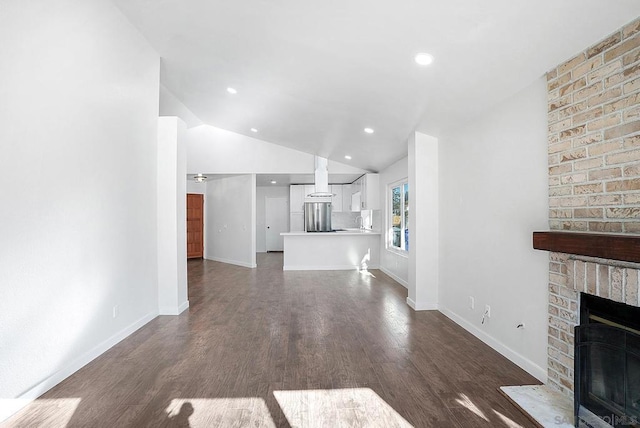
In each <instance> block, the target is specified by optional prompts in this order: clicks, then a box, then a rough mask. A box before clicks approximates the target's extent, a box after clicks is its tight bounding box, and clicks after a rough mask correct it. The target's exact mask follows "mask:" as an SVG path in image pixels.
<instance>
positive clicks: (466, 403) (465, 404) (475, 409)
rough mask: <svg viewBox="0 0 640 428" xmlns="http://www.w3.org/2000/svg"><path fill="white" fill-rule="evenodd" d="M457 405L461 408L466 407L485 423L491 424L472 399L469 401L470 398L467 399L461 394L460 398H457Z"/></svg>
mask: <svg viewBox="0 0 640 428" xmlns="http://www.w3.org/2000/svg"><path fill="white" fill-rule="evenodd" d="M456 403H458V404H460V405H461V406H463V407H465V408H466V409H469V410H471V411H472V412H473V413H474V414H475V415H476V416H479V417H481V418H482V419H484V420H485V421H487V422H489V419H488V418H487V416H486V415H485V414H484V413H483V412H482V410H480V409H479V408H478V406H476V405H475V404H473V401H471V399H469V397H467V396H466V395H465V394H460V398H456Z"/></svg>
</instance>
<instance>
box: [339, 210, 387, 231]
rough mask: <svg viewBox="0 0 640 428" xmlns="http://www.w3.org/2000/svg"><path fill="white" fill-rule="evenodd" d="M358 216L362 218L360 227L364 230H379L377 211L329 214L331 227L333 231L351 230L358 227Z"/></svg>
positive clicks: (378, 213) (378, 212) (378, 214)
mask: <svg viewBox="0 0 640 428" xmlns="http://www.w3.org/2000/svg"><path fill="white" fill-rule="evenodd" d="M360 216H362V225H363V226H364V227H365V228H366V229H376V230H377V229H379V226H380V211H379V210H373V211H372V210H363V211H361V212H349V211H345V212H337V213H331V227H332V228H333V229H351V228H354V227H360V219H359V218H358V217H360ZM376 226H377V227H376Z"/></svg>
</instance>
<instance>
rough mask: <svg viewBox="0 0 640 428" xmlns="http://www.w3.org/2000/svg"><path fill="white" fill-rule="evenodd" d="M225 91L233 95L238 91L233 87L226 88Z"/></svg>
mask: <svg viewBox="0 0 640 428" xmlns="http://www.w3.org/2000/svg"><path fill="white" fill-rule="evenodd" d="M227 92H229V93H230V94H234V95H235V94H237V93H238V91H236V90H235V89H234V88H227Z"/></svg>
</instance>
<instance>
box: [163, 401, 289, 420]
mask: <svg viewBox="0 0 640 428" xmlns="http://www.w3.org/2000/svg"><path fill="white" fill-rule="evenodd" d="M165 412H166V413H167V419H168V421H169V422H170V423H171V426H176V427H191V428H198V427H211V426H239V427H240V426H242V427H244V426H251V427H265V428H266V427H269V428H275V426H276V425H275V423H274V422H273V419H272V418H271V413H269V408H268V407H267V404H266V403H265V401H264V400H263V399H262V398H258V397H246V398H175V399H173V400H171V403H169V406H168V407H167V408H166V409H165Z"/></svg>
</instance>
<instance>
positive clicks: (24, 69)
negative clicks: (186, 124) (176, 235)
mask: <svg viewBox="0 0 640 428" xmlns="http://www.w3.org/2000/svg"><path fill="white" fill-rule="evenodd" d="M0 10H1V12H0V40H2V42H1V43H0V57H1V58H2V61H0V100H2V101H1V102H0V142H2V143H1V144H2V154H1V155H0V236H1V237H2V238H1V239H0V290H1V291H0V294H1V295H2V298H1V299H0V398H13V397H18V396H22V397H26V398H29V397H36V396H38V395H40V393H42V392H44V391H45V390H46V389H48V388H50V387H51V386H53V385H55V384H56V383H57V382H59V381H60V380H61V379H63V378H64V377H66V376H67V375H68V374H70V373H71V372H73V371H74V370H76V369H77V368H79V367H80V366H82V365H83V364H85V363H87V362H88V361H90V360H91V359H92V358H94V357H95V356H97V355H99V354H100V353H101V352H103V351H104V350H106V349H107V348H108V347H110V346H111V345H113V344H114V343H116V342H117V341H119V340H121V339H122V338H124V337H125V336H126V335H128V334H129V333H130V332H131V331H133V330H134V329H136V328H138V327H140V326H141V325H143V324H144V323H146V322H147V321H149V320H150V319H152V318H153V317H155V316H156V314H157V310H158V298H157V293H158V291H157V259H156V240H157V238H156V214H157V208H156V194H157V192H156V178H155V177H156V144H157V137H156V135H157V120H158V84H159V81H158V80H159V56H158V54H157V53H155V52H154V51H153V50H152V49H151V48H150V47H149V45H148V44H147V42H146V41H145V39H144V38H143V37H142V36H141V35H140V34H139V33H138V32H137V31H136V30H135V29H134V28H133V27H132V26H131V24H130V23H129V22H128V21H127V20H126V19H125V18H124V17H123V16H122V15H121V13H120V12H119V11H118V10H117V9H116V8H115V7H114V6H113V4H112V3H111V2H109V1H106V0H95V1H83V0H57V1H55V2H52V1H47V0H32V1H29V2H28V3H26V2H24V1H21V0H5V1H3V2H2V5H1V6H0ZM116 305H117V306H118V314H117V317H116V318H114V317H113V316H112V312H113V308H114V306H116ZM1 411H2V410H1V409H0V412H1ZM1 419H2V415H1V414H0V420H1Z"/></svg>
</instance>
